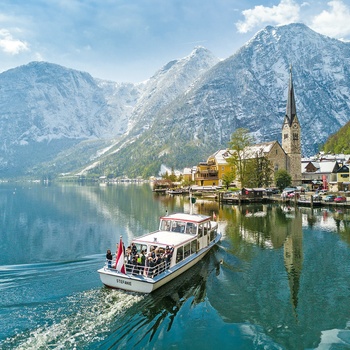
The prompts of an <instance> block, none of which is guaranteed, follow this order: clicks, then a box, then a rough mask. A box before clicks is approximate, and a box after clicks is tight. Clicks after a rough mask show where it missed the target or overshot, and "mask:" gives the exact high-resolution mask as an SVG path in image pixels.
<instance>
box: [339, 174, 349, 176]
mask: <svg viewBox="0 0 350 350" xmlns="http://www.w3.org/2000/svg"><path fill="white" fill-rule="evenodd" d="M340 177H349V174H340Z"/></svg>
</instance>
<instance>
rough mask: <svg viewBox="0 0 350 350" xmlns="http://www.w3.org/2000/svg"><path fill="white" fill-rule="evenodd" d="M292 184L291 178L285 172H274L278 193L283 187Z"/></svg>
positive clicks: (282, 170)
mask: <svg viewBox="0 0 350 350" xmlns="http://www.w3.org/2000/svg"><path fill="white" fill-rule="evenodd" d="M291 183H292V177H291V176H290V174H289V173H288V171H287V170H284V169H280V170H277V171H276V172H275V184H276V186H277V187H278V189H279V190H280V191H282V190H283V189H284V188H285V187H288V186H290V185H291Z"/></svg>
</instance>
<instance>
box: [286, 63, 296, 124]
mask: <svg viewBox="0 0 350 350" xmlns="http://www.w3.org/2000/svg"><path fill="white" fill-rule="evenodd" d="M289 70H290V73H289V88H288V97H287V111H286V117H287V119H288V124H289V126H291V125H292V123H293V120H294V118H295V116H296V114H297V112H296V107H295V98H294V89H293V79H292V65H290V68H289Z"/></svg>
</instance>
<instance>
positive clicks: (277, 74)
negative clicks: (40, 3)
mask: <svg viewBox="0 0 350 350" xmlns="http://www.w3.org/2000/svg"><path fill="white" fill-rule="evenodd" d="M291 65H292V67H293V82H294V91H295V99H296V108H297V116H298V119H299V122H300V125H301V133H302V152H303V155H311V154H313V153H315V152H317V150H318V146H319V144H320V143H323V142H325V140H326V139H327V138H328V136H329V135H330V134H333V133H335V132H336V131H338V130H339V128H340V127H341V126H342V125H344V124H345V123H346V122H348V121H349V120H350V101H349V96H350V71H349V70H350V68H349V67H350V44H349V43H344V42H341V41H338V40H334V39H330V38H328V37H325V36H323V35H320V34H318V33H315V32H314V31H312V30H311V29H309V28H308V27H306V26H305V25H302V24H290V25H286V26H279V27H272V26H268V27H266V28H265V29H263V30H261V31H260V32H258V33H257V34H256V35H255V36H254V37H253V38H252V39H251V40H250V41H249V42H247V43H246V44H245V45H244V46H243V47H242V48H241V49H240V50H239V51H238V52H236V53H235V54H234V55H232V56H231V57H229V58H227V59H226V60H223V61H219V60H218V59H217V58H216V57H214V56H213V55H212V53H210V52H209V51H208V50H207V49H205V48H202V47H198V48H195V49H194V50H193V52H192V53H191V54H190V55H189V56H187V57H185V58H183V59H179V60H175V61H172V62H169V63H168V64H166V65H165V66H164V67H163V68H161V69H160V70H159V71H158V72H156V73H155V74H154V75H153V76H152V77H151V78H150V79H149V80H148V81H146V82H143V83H140V84H131V83H115V82H110V81H102V80H99V79H94V78H93V77H91V76H90V75H89V74H88V73H84V72H79V71H75V70H72V69H67V68H64V67H61V66H58V65H54V64H50V63H46V62H32V63H30V64H28V65H26V66H21V67H18V68H15V69H11V70H9V71H6V72H4V73H2V74H0V140H1V141H0V149H1V155H0V177H3V176H14V175H22V174H41V173H53V174H54V173H59V172H67V171H73V170H74V171H77V170H82V169H84V168H85V167H86V169H89V170H91V169H93V168H94V167H96V166H99V169H100V170H99V171H100V172H106V169H107V168H108V171H110V172H111V173H113V175H114V176H120V175H130V176H136V175H144V176H147V175H154V174H157V172H158V171H159V169H160V166H161V165H162V164H165V165H166V166H168V167H170V168H171V167H173V168H183V167H185V166H192V165H195V164H196V163H197V162H199V161H201V160H205V159H206V158H207V157H208V156H209V155H210V154H211V153H213V152H215V151H216V150H218V149H222V148H226V147H227V146H228V142H229V140H230V137H231V134H232V133H233V131H234V130H236V129H237V128H239V127H243V128H247V129H249V130H250V131H251V132H252V133H253V134H254V136H255V139H256V142H264V141H271V140H279V141H281V127H282V123H283V119H284V115H285V113H286V100H287V91H288V82H289V67H290V66H291Z"/></svg>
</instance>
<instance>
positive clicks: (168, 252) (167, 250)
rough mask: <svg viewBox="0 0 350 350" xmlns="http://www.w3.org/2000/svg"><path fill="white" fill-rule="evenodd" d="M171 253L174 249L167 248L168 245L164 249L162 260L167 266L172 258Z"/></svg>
mask: <svg viewBox="0 0 350 350" xmlns="http://www.w3.org/2000/svg"><path fill="white" fill-rule="evenodd" d="M173 252H174V247H171V248H169V246H168V245H167V246H166V247H165V253H164V258H165V260H166V262H167V264H168V263H170V260H171V257H172V256H173Z"/></svg>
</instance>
